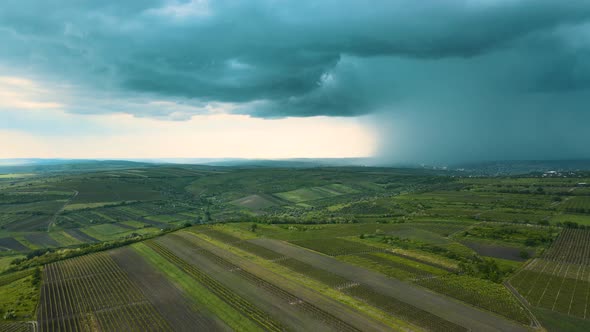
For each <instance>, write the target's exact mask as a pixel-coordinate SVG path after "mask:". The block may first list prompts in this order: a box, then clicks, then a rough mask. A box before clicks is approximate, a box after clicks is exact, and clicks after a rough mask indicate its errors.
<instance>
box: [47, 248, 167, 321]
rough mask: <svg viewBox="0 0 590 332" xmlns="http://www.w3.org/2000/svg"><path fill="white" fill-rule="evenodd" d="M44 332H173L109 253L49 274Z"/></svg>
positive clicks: (56, 266)
mask: <svg viewBox="0 0 590 332" xmlns="http://www.w3.org/2000/svg"><path fill="white" fill-rule="evenodd" d="M37 316H38V318H39V324H40V330H41V331H93V330H96V329H100V330H103V331H127V330H131V331H160V330H168V329H169V326H168V324H167V323H166V321H165V320H164V318H162V317H161V316H160V315H159V314H158V312H157V311H156V310H155V309H154V307H153V306H152V305H151V304H150V303H149V302H148V301H147V300H146V299H145V297H144V296H143V294H142V293H141V290H140V289H139V288H138V287H137V286H136V285H134V284H133V283H132V282H131V281H130V280H129V278H128V276H127V275H126V274H125V273H124V272H123V271H122V270H121V269H120V268H119V267H118V266H117V265H116V263H115V262H113V261H112V259H111V258H110V257H109V256H107V255H106V254H104V253H100V254H93V255H89V256H81V257H78V258H74V259H69V260H66V261H62V262H58V263H52V264H49V265H47V266H46V267H45V269H44V280H43V286H42V288H41V298H40V306H39V308H38V314H37Z"/></svg>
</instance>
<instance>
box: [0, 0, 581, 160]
mask: <svg viewBox="0 0 590 332" xmlns="http://www.w3.org/2000/svg"><path fill="white" fill-rule="evenodd" d="M589 88H590V2H589V1H587V0H568V1H555V0H445V1H439V0H423V1H414V0H387V1H360V0H359V1H353V0H322V1H307V0H298V1H280V0H249V1H226V0H215V1H213V0H210V1H207V0H192V1H188V0H187V1H180V0H177V1H176V0H132V1H131V0H126V1H120V0H102V1H90V0H87V1H82V0H78V1H74V0H68V1H66V0H54V1H42V0H37V1H33V0H3V1H2V5H1V6H0V139H1V140H2V141H3V144H2V145H5V148H4V149H3V152H0V157H5V158H9V157H37V156H47V157H126V156H127V157H129V158H131V157H221V156H224V157H264V158H274V157H276V158H282V157H339V156H342V157H349V156H366V155H373V156H375V157H377V158H378V160H380V161H384V162H443V163H444V162H460V161H474V160H497V159H564V158H568V159H574V158H590V144H588V143H589V142H590V111H589V110H588V104H589V102H590V91H589V90H590V89H589ZM6 143H8V144H6ZM172 146H173V147H172Z"/></svg>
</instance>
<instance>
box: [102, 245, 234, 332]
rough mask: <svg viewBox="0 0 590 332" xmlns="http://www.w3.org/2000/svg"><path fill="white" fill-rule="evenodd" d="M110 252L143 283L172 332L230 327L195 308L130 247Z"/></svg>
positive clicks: (115, 259)
mask: <svg viewBox="0 0 590 332" xmlns="http://www.w3.org/2000/svg"><path fill="white" fill-rule="evenodd" d="M109 255H110V256H111V258H112V259H113V260H114V261H115V263H117V265H119V267H120V268H121V269H124V270H125V272H126V273H127V275H128V276H129V278H130V279H131V281H132V282H133V283H134V284H136V285H138V286H139V288H140V289H141V290H142V292H143V295H144V296H145V297H146V298H147V300H148V301H149V302H150V303H151V304H152V305H153V306H154V308H155V309H156V310H157V311H158V312H159V313H160V315H162V317H166V320H167V321H168V323H169V325H170V327H171V328H172V331H186V332H190V331H195V330H197V331H228V330H229V327H227V326H226V325H225V324H224V323H223V322H222V321H220V320H219V319H218V318H216V317H214V316H212V315H210V314H207V313H205V312H204V311H202V310H201V311H199V310H198V309H199V308H195V306H194V305H193V304H192V303H191V302H190V300H188V299H187V298H186V296H185V295H184V293H183V292H182V291H181V290H179V289H178V288H176V287H175V286H174V285H173V284H172V283H171V282H170V281H169V280H168V279H166V276H164V275H163V274H162V273H160V272H159V271H157V270H155V269H154V268H153V267H152V266H151V265H150V264H149V263H148V262H147V261H145V260H144V259H143V257H141V255H139V254H138V253H137V252H135V251H134V250H133V249H131V248H130V247H124V248H120V249H116V250H113V251H110V252H109Z"/></svg>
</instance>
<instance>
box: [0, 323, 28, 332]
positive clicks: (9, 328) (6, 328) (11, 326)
mask: <svg viewBox="0 0 590 332" xmlns="http://www.w3.org/2000/svg"><path fill="white" fill-rule="evenodd" d="M0 331H2V332H29V331H34V329H33V327H32V326H31V325H30V324H28V323H24V322H10V323H7V322H0Z"/></svg>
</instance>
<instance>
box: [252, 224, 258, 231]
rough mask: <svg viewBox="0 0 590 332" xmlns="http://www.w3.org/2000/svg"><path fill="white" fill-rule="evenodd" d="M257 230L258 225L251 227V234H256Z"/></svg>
mask: <svg viewBox="0 0 590 332" xmlns="http://www.w3.org/2000/svg"><path fill="white" fill-rule="evenodd" d="M256 229H258V224H252V225H250V232H252V233H256Z"/></svg>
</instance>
